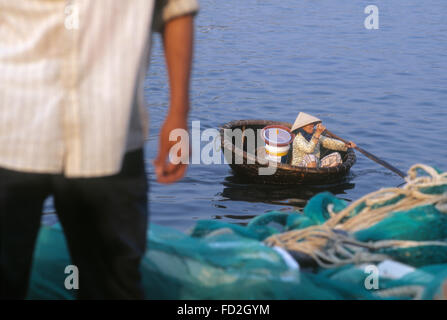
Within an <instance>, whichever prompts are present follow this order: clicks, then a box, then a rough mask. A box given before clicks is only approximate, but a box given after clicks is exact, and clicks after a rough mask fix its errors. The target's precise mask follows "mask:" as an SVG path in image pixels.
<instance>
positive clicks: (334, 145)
mask: <svg viewBox="0 0 447 320" xmlns="http://www.w3.org/2000/svg"><path fill="white" fill-rule="evenodd" d="M320 141H321V144H322V145H323V147H325V148H326V149H331V150H337V151H346V150H348V148H347V147H346V145H345V143H344V142H343V141H340V140H336V139H331V138H328V137H325V136H321V137H320Z"/></svg>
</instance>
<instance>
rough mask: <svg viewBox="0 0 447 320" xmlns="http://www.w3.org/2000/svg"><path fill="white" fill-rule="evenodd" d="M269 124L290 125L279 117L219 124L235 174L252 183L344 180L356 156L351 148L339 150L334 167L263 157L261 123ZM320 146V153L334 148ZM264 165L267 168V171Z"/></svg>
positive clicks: (222, 140)
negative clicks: (280, 161)
mask: <svg viewBox="0 0 447 320" xmlns="http://www.w3.org/2000/svg"><path fill="white" fill-rule="evenodd" d="M272 125H277V126H282V127H286V128H289V129H290V128H291V126H292V125H291V124H290V123H287V122H281V121H268V120H236V121H231V122H228V123H226V124H224V125H223V126H221V127H220V136H221V148H222V150H223V151H224V155H225V160H226V161H227V163H228V164H229V165H230V167H231V168H232V169H233V171H234V172H235V174H237V175H242V176H245V177H248V178H250V181H252V182H255V183H268V184H331V183H337V182H341V181H343V180H345V178H346V176H347V174H348V173H349V170H350V169H351V167H352V166H353V165H354V164H355V161H356V156H355V153H354V150H352V149H348V150H347V151H346V152H340V151H338V152H339V153H340V155H341V158H342V161H343V162H342V163H341V164H340V165H338V166H335V167H328V168H307V167H298V166H293V165H290V164H288V163H279V162H275V161H270V160H268V159H267V158H265V148H264V141H263V140H262V137H261V132H262V129H263V128H264V127H266V126H272ZM290 149H292V148H290ZM320 149H321V157H324V156H325V155H326V154H329V153H330V152H333V151H331V150H328V149H326V148H324V147H323V146H321V147H320ZM267 168H269V169H270V170H269V171H267ZM273 168H274V169H273ZM263 170H264V171H263Z"/></svg>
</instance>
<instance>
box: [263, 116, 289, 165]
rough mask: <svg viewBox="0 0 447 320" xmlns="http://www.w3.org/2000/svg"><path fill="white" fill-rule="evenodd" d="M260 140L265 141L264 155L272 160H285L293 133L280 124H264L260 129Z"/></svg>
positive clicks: (279, 161)
mask: <svg viewBox="0 0 447 320" xmlns="http://www.w3.org/2000/svg"><path fill="white" fill-rule="evenodd" d="M261 137H262V140H264V142H265V157H266V158H267V159H268V160H270V161H274V162H278V163H281V162H283V163H284V162H286V161H287V159H286V156H287V154H288V153H289V149H290V144H291V143H292V141H293V134H291V133H290V129H289V128H287V127H285V126H281V125H270V126H266V127H265V128H263V129H262V131H261Z"/></svg>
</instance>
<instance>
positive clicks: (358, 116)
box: [145, 0, 447, 230]
mask: <svg viewBox="0 0 447 320" xmlns="http://www.w3.org/2000/svg"><path fill="white" fill-rule="evenodd" d="M369 4H371V1H342V0H338V1H274V0H270V1H254V0H244V1H235V0H228V1H217V0H216V1H213V0H201V12H200V14H199V15H198V16H197V19H196V42H195V61H194V71H193V79H192V112H191V116H190V121H194V120H200V122H201V127H202V130H204V129H207V128H216V127H218V126H219V125H221V124H224V123H225V122H228V121H231V120H237V119H253V118H257V119H271V120H280V121H288V122H293V121H294V119H295V117H296V115H297V113H298V112H299V111H304V112H307V113H311V114H313V115H316V116H318V117H320V118H322V119H323V120H324V122H325V124H326V126H327V127H328V129H330V130H331V131H333V132H334V133H336V134H338V135H340V136H342V137H345V138H346V139H349V140H353V141H355V142H356V143H357V144H358V145H359V146H361V147H362V148H364V149H366V150H368V151H370V152H371V153H373V154H376V155H377V156H379V157H381V158H383V159H384V160H386V161H388V162H389V163H391V164H393V165H394V166H396V167H398V168H399V169H401V170H402V171H407V170H408V169H409V167H410V166H411V165H413V164H415V163H424V164H429V165H432V166H436V167H438V168H440V169H443V170H447V164H446V159H447V148H446V142H447V138H446V137H447V126H446V120H447V111H446V110H447V109H446V101H447V73H446V71H447V19H446V16H447V15H446V14H447V1H445V0H426V1H423V2H422V1H397V0H393V1H374V4H376V5H377V6H378V7H379V10H380V29H379V30H366V29H365V27H364V25H363V21H364V19H365V17H366V14H364V12H363V11H364V8H365V7H366V6H367V5H369ZM153 41H154V42H153V50H152V58H151V67H150V70H149V72H148V74H147V79H146V88H145V92H146V99H147V101H148V106H149V113H150V117H151V119H150V124H151V128H150V134H151V136H150V139H149V141H148V142H147V144H146V161H147V170H148V178H149V180H150V184H151V192H150V211H151V222H153V223H157V224H161V225H165V226H171V227H174V228H177V229H180V230H187V229H189V228H190V227H191V226H193V225H194V224H195V222H196V221H197V220H198V219H222V220H225V221H228V222H234V223H244V222H247V221H248V220H249V219H251V218H252V217H254V216H256V215H259V214H262V213H265V212H267V211H269V210H290V209H294V208H297V207H298V208H299V207H302V206H303V205H304V204H305V202H306V200H307V199H309V198H310V197H311V196H312V195H314V194H315V193H316V192H319V191H322V190H320V189H312V188H308V187H290V186H289V187H284V186H271V185H268V186H260V185H253V184H249V183H246V182H244V181H240V180H239V179H238V178H237V177H234V176H233V174H232V173H231V170H230V168H229V166H228V165H224V164H222V165H191V166H190V168H189V170H188V173H187V176H186V177H185V178H184V179H183V180H182V181H181V182H179V183H177V184H174V185H169V186H166V185H160V184H158V183H157V182H156V180H155V175H154V170H153V167H152V164H151V163H152V160H153V159H154V158H155V156H156V150H157V143H158V131H159V129H160V126H161V123H162V121H163V119H164V116H165V114H166V110H167V100H168V96H167V91H168V86H167V80H166V72H165V65H164V58H163V52H162V49H161V43H160V38H159V36H158V35H157V36H155V37H154V39H153ZM357 159H358V160H357V163H356V165H355V166H354V167H353V169H352V170H351V175H350V177H349V181H348V182H346V183H344V184H343V185H341V186H337V187H333V188H330V189H329V190H330V191H332V192H333V193H335V194H337V195H338V196H339V197H341V198H343V199H346V200H349V201H352V200H355V199H357V198H359V197H361V196H363V195H365V194H367V193H369V192H372V191H375V190H377V189H378V188H380V187H390V186H398V185H400V184H401V183H402V179H401V178H400V177H398V176H397V175H395V174H393V173H392V172H390V171H388V170H387V169H385V168H383V167H381V166H379V165H378V164H376V163H374V162H372V161H371V160H369V159H367V158H365V157H364V156H362V155H361V154H357Z"/></svg>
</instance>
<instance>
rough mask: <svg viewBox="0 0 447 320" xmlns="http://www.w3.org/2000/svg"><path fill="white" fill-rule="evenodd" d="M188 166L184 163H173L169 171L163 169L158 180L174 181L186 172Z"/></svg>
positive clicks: (161, 181)
mask: <svg viewBox="0 0 447 320" xmlns="http://www.w3.org/2000/svg"><path fill="white" fill-rule="evenodd" d="M186 168H187V166H186V165H184V164H178V165H173V166H172V167H170V168H169V172H168V171H166V170H165V171H163V172H162V174H161V175H159V176H158V177H157V181H158V182H160V183H173V182H176V181H178V180H180V179H181V178H182V177H183V176H184V175H185V172H186Z"/></svg>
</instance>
